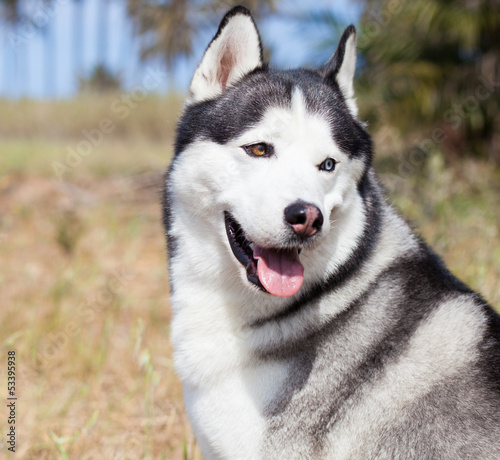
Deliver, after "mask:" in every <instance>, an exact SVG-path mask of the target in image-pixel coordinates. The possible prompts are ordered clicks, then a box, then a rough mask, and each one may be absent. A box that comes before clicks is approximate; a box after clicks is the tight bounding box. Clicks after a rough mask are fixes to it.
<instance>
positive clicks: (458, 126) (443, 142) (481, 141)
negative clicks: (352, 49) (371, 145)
mask: <svg viewBox="0 0 500 460" xmlns="http://www.w3.org/2000/svg"><path fill="white" fill-rule="evenodd" d="M364 3H365V12H364V14H363V17H362V20H361V24H360V30H359V47H360V51H361V52H362V58H361V62H362V67H361V73H360V78H359V81H358V94H359V99H360V100H362V101H363V103H362V107H361V109H362V113H361V115H362V117H363V118H365V119H367V120H368V121H369V122H370V123H371V124H372V125H374V127H375V128H378V127H382V126H384V127H387V126H391V127H394V128H396V129H397V131H399V132H400V133H405V134H401V136H402V138H403V140H404V141H405V143H406V144H407V145H408V144H410V143H411V141H410V139H413V140H414V139H415V138H417V139H418V138H422V136H428V137H431V136H432V133H433V132H435V134H436V137H437V138H436V139H434V140H433V141H432V142H433V143H434V144H435V145H434V147H437V150H439V151H442V152H443V153H444V154H445V155H447V157H448V159H453V158H455V157H458V156H468V155H477V156H485V157H488V158H490V159H494V160H496V161H500V150H499V147H498V141H499V139H498V134H495V133H498V129H499V128H500V92H499V91H498V87H499V86H500V42H499V40H498V37H499V36H500V8H499V3H498V1H495V0H491V1H490V0H474V1H472V0H470V1H467V0H466V1H460V2H458V1H450V0H417V1H412V2H406V1H402V0H366V1H365V2H364ZM495 136H497V137H495Z"/></svg>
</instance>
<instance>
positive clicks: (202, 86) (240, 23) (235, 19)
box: [188, 6, 263, 103]
mask: <svg viewBox="0 0 500 460" xmlns="http://www.w3.org/2000/svg"><path fill="white" fill-rule="evenodd" d="M262 63H263V56H262V44H261V41H260V36H259V32H258V30H257V27H256V26H255V23H254V21H253V18H252V16H251V14H250V11H248V10H247V9H246V8H245V7H243V6H236V7H234V8H233V9H231V10H230V11H229V12H228V13H227V14H226V15H225V16H224V18H223V19H222V21H221V23H220V26H219V30H218V31H217V34H216V35H215V37H214V38H213V40H212V41H211V42H210V45H208V48H207V49H206V51H205V54H204V55H203V59H202V61H201V63H200V64H199V65H198V67H197V68H196V71H195V73H194V77H193V81H192V82H191V86H190V87H189V91H190V96H191V97H190V98H189V101H188V103H196V102H201V101H204V100H207V99H213V98H215V97H217V96H219V95H220V94H222V93H223V92H224V91H225V90H226V88H228V87H230V86H231V85H234V84H235V83H236V82H238V81H239V80H240V79H241V78H242V77H244V76H245V75H247V74H248V73H250V72H252V71H253V70H255V69H256V68H258V67H261V66H262Z"/></svg>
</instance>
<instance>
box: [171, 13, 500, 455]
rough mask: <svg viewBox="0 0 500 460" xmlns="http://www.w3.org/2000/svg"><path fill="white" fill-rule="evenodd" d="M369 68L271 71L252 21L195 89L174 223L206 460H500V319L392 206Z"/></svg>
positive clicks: (337, 60) (185, 355) (177, 340)
mask: <svg viewBox="0 0 500 460" xmlns="http://www.w3.org/2000/svg"><path fill="white" fill-rule="evenodd" d="M355 58H356V52H355V30H354V28H353V27H350V28H348V29H347V30H346V32H345V33H344V35H343V36H342V38H341V41H340V44H339V47H338V49H337V51H336V53H335V54H334V55H333V56H332V58H331V59H330V60H329V61H328V62H327V63H326V64H325V66H323V67H322V68H320V69H318V70H317V71H309V70H300V69H299V70H294V71H277V70H270V69H268V68H267V66H265V65H264V64H263V62H262V49H261V45H260V38H259V35H258V32H257V30H256V28H255V25H254V23H253V20H252V18H251V16H250V15H249V13H248V11H247V10H245V9H244V8H241V7H237V8H235V9H233V10H231V11H230V12H229V13H228V14H227V15H226V17H225V18H224V19H223V21H222V23H221V26H220V28H219V31H218V33H217V35H216V36H215V38H214V40H213V41H212V42H211V44H210V45H209V47H208V48H207V51H206V52H205V56H204V58H203V60H202V62H201V64H200V66H199V67H198V69H197V70H196V73H195V76H194V79H193V82H192V85H191V97H190V100H189V101H188V104H187V106H186V109H185V111H184V114H183V116H182V118H181V121H180V123H179V130H178V136H177V142H176V154H175V158H174V160H173V162H172V165H171V167H170V170H169V173H168V179H167V184H166V190H165V196H164V198H165V200H164V220H165V226H166V230H167V234H168V240H169V253H170V276H171V284H172V307H173V322H172V340H173V343H174V346H175V361H176V367H177V370H178V372H179V374H180V376H181V379H182V381H183V385H184V391H185V400H186V407H187V410H188V413H189V416H190V419H191V422H192V424H193V427H194V429H195V432H196V435H197V438H198V441H199V442H200V444H201V446H202V449H203V453H204V455H205V457H206V458H207V459H210V458H228V459H234V458H237V459H257V458H266V459H267V458H290V459H294V458H303V459H318V458H332V459H333V458H334V459H336V460H337V459H375V458H380V459H383V458H386V459H424V458H425V459H440V460H441V459H450V460H451V459H454V460H455V459H457V458H474V459H494V458H500V410H499V409H500V321H499V318H498V316H497V315H496V314H495V313H494V312H493V310H492V309H491V308H490V307H489V306H488V305H487V304H486V303H485V302H484V300H482V299H481V297H480V296H479V295H477V294H475V293H474V292H472V291H471V290H470V289H469V288H467V287H466V286H465V285H463V284H462V283H461V282H459V281H458V280H457V279H456V278H454V277H453V276H452V275H451V274H450V272H449V271H448V270H447V269H446V268H445V267H444V265H443V264H442V262H441V261H440V259H439V258H438V257H437V256H436V255H435V254H434V253H433V252H432V251H431V250H430V249H429V248H428V247H427V246H426V245H425V243H423V242H422V241H421V239H420V238H419V237H417V236H416V235H414V234H413V232H412V231H411V229H410V228H409V227H408V225H407V224H406V223H405V222H404V221H403V220H402V219H401V218H400V217H399V215H398V214H397V213H396V212H395V211H394V210H393V209H392V207H391V206H389V205H388V204H387V202H386V199H385V196H384V192H383V189H382V188H381V186H380V185H379V183H378V181H377V178H376V175H375V173H374V171H373V167H372V163H371V161H372V146H371V141H370V138H369V136H368V134H367V133H366V131H365V130H364V127H363V125H362V124H361V123H360V122H359V121H358V120H357V118H356V116H357V108H356V103H355V101H354V98H353V87H352V79H353V74H354V67H355Z"/></svg>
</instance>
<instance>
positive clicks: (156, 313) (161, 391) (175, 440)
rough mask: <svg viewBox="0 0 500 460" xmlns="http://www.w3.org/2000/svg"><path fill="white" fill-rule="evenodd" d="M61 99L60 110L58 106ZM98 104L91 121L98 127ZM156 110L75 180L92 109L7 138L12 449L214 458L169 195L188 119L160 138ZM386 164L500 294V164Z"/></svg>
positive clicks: (393, 185) (423, 223) (437, 233)
mask: <svg viewBox="0 0 500 460" xmlns="http://www.w3.org/2000/svg"><path fill="white" fill-rule="evenodd" d="M23 104H26V105H28V106H30V108H31V109H32V108H33V105H32V104H34V103H32V102H23V103H20V104H19V105H18V106H13V105H12V103H9V107H8V109H9V112H10V113H17V112H18V111H21V112H22V111H23V110H25V109H24V108H23V107H24V106H23ZM30 104H31V105H30ZM46 104H47V103H44V104H43V105H44V107H45V109H44V110H47V111H48V113H52V112H51V110H53V111H55V112H57V110H59V108H58V109H57V110H56V109H54V108H53V107H52V108H51V106H50V104H49V108H48V109H47V107H46ZM58 104H59V103H58ZM67 104H69V105H71V103H70V102H68V103H67ZM74 104H77V103H74ZM99 104H101V103H99ZM99 104H98V107H101V105H99ZM151 104H152V105H153V106H155V107H161V106H162V104H164V105H165V106H168V105H169V103H166V102H164V101H163V102H162V101H161V100H160V101H157V102H152V103H151ZM56 105H57V104H56ZM102 105H103V106H104V107H105V106H106V103H102ZM87 106H88V104H86V105H85V107H86V108H87ZM58 107H59V106H58ZM75 107H77V105H76V106H75ZM75 107H73V108H72V109H71V110H73V111H74V113H77V112H78V111H77V110H76V108H75ZM31 109H30V110H31ZM6 110H7V109H6V108H5V106H1V104H0V113H1V112H2V111H6ZM37 110H38V109H37ZM40 110H42V109H40ZM92 110H93V108H92ZM99 110H100V109H99ZM99 110H98V109H96V110H95V115H94V118H93V119H91V118H92V117H91V116H90V115H88V116H87V115H86V117H88V118H85V120H84V123H88V126H90V127H91V126H93V125H95V122H96V119H97V122H98V120H99V117H101V116H102V112H100V111H99ZM138 110H140V109H138ZM171 110H173V109H171ZM175 110H178V108H177V107H176V108H175ZM147 111H148V113H149V115H148V114H144V115H142V114H140V116H139V119H140V120H141V121H140V123H139V125H140V126H142V127H143V128H141V129H144V133H142V134H140V135H136V134H134V133H135V132H136V131H135V129H136V128H132V125H133V121H132V119H131V120H130V121H129V122H128V123H130V126H131V127H130V128H129V130H128V131H126V132H127V134H126V137H125V138H121V139H120V137H119V136H114V135H113V136H110V137H109V138H106V139H105V140H104V141H103V142H102V143H101V144H100V145H98V146H97V147H95V149H94V150H93V151H92V154H91V155H89V156H87V157H85V159H84V160H83V161H82V163H81V164H80V165H78V166H77V167H75V168H72V169H71V170H70V171H69V172H67V174H65V175H64V176H63V178H62V179H63V180H62V181H60V180H58V179H57V177H56V176H55V175H54V171H53V168H52V162H54V161H60V160H61V158H64V155H65V152H66V149H67V146H68V144H69V145H75V143H78V142H79V139H80V137H79V134H78V133H79V132H80V131H78V129H80V128H81V127H82V126H83V124H84V123H83V124H82V123H80V122H79V123H80V124H79V125H78V126H79V127H78V129H76V128H75V130H74V131H73V134H67V133H64V134H63V135H61V136H60V137H57V136H56V137H53V136H52V135H47V136H43V135H42V134H43V133H42V130H40V131H37V132H36V135H35V134H33V133H32V134H31V135H29V136H27V138H28V140H26V139H24V140H19V138H18V136H14V135H12V133H11V134H10V135H9V137H8V139H5V138H4V139H3V140H0V151H1V152H2V153H1V155H0V171H1V175H0V260H1V263H2V269H1V270H0V288H1V292H2V308H1V310H0V349H1V352H2V354H3V356H4V357H5V356H6V352H7V350H16V353H17V357H18V358H17V363H18V364H17V396H18V397H19V401H18V404H19V405H18V425H17V432H18V451H17V453H16V454H15V456H14V455H11V456H10V457H9V455H7V458H12V459H14V458H16V459H53V458H60V459H66V458H68V459H69V458H71V459H75V458H78V459H97V458H105V459H115V458H117V459H119V458H124V459H129V458H130V459H160V458H167V459H183V458H189V459H200V458H201V457H200V454H199V452H198V450H197V448H196V446H195V443H194V438H193V435H192V432H191V430H190V428H189V425H188V422H187V419H186V415H185V413H184V410H183V404H182V395H181V386H180V384H179V381H178V379H177V377H176V376H175V373H174V370H173V367H172V350H171V346H170V342H169V320H170V311H169V301H168V284H167V270H166V260H165V242H164V235H163V229H162V227H161V224H160V207H159V201H158V188H159V186H160V182H161V171H162V170H163V169H164V168H165V166H166V165H167V163H168V159H169V157H170V155H171V147H170V145H169V142H168V137H169V135H170V134H168V132H169V131H168V130H170V132H171V130H172V129H173V127H172V126H171V125H169V123H173V121H172V120H174V119H175V117H174V116H173V115H169V116H168V117H165V119H166V120H170V121H169V122H168V123H167V125H168V126H169V127H168V128H166V129H167V131H165V132H167V134H165V133H163V134H162V135H161V136H160V137H161V142H159V141H158V138H157V139H156V141H153V142H150V141H146V140H145V138H146V137H147V133H148V128H147V126H149V124H148V123H147V119H148V117H149V116H153V118H155V119H156V115H155V114H156V112H155V111H154V110H150V108H148V109H147ZM96 114H97V115H96ZM16 116H17V115H16ZM27 116H28V115H27ZM50 116H54V117H56V118H57V116H60V115H53V114H52V115H50ZM132 116H135V115H134V114H132V115H131V117H132ZM95 117H97V118H95ZM12 123H14V122H12ZM43 123H45V124H47V123H48V121H47V120H45V119H44V120H43ZM75 123H76V121H75ZM155 123H156V122H155ZM77 124H78V123H77ZM14 125H15V123H14V124H13V126H14ZM16 126H17V125H16ZM153 126H156V125H155V124H154V123H153ZM21 128H22V129H27V128H26V127H22V126H21V124H19V127H18V128H16V129H21ZM84 128H85V127H84V126H83V128H82V129H84ZM36 129H38V128H36ZM68 129H69V128H68ZM154 129H156V128H154ZM75 133H76V134H75ZM18 134H19V136H21V134H22V133H21V132H18ZM153 137H154V136H153ZM381 167H382V169H383V171H384V180H385V182H386V183H387V184H388V186H389V189H390V190H391V196H393V197H394V199H395V200H396V201H397V202H398V205H400V206H401V208H402V209H403V210H404V213H405V214H407V215H409V217H410V218H412V219H413V220H414V221H415V222H416V223H417V224H418V226H419V228H420V230H421V232H422V234H423V235H424V236H425V237H426V238H427V239H428V240H429V242H430V243H431V244H433V245H434V247H435V248H436V249H437V251H438V252H439V253H440V254H442V255H443V256H444V258H445V260H446V261H447V262H448V263H449V265H450V266H451V268H452V270H453V271H454V272H455V273H457V274H458V275H459V276H460V277H461V278H462V279H464V280H465V281H466V282H468V283H470V284H471V285H472V287H474V288H475V289H477V290H479V291H481V292H482V293H483V294H484V296H485V297H486V298H487V299H488V300H489V301H490V302H491V303H492V304H494V305H495V306H497V307H498V306H499V305H500V292H499V290H498V285H497V280H498V278H499V275H500V234H499V230H498V229H499V226H500V225H499V224H500V220H499V215H498V210H499V209H500V206H499V205H500V193H499V192H500V185H499V184H500V181H499V178H500V172H499V171H498V169H497V170H495V169H494V168H492V167H490V166H489V165H487V164H484V163H475V162H470V163H466V164H463V165H459V166H457V167H455V168H453V169H451V170H450V169H446V168H444V167H443V165H442V164H440V163H439V162H436V161H434V160H433V161H431V163H430V165H429V167H428V168H427V170H426V171H424V172H425V174H423V176H425V181H424V179H421V178H420V177H417V176H415V177H412V178H409V179H404V180H403V179H401V178H400V177H398V176H394V175H393V174H392V171H396V170H397V168H395V167H394V164H391V162H383V163H382V164H381ZM4 362H5V361H4ZM5 370H6V366H5V365H2V366H0V396H2V395H5V396H6V391H7V390H6V373H5ZM2 397H4V396H2ZM4 413H5V412H4V411H0V414H4ZM6 430H7V424H6V417H5V416H3V415H2V416H1V418H0V433H6ZM4 440H5V438H4V437H2V438H1V439H0V443H1V446H2V447H1V449H2V451H5V453H6V454H8V452H7V451H6V450H5V449H6V447H5V445H4Z"/></svg>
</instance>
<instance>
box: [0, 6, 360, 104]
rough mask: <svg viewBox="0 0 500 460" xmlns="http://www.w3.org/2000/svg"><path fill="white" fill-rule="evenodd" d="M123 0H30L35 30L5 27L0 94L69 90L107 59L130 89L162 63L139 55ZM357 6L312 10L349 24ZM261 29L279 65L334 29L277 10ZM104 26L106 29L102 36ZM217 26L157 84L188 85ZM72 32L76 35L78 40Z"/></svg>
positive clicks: (295, 59) (0, 35)
mask: <svg viewBox="0 0 500 460" xmlns="http://www.w3.org/2000/svg"><path fill="white" fill-rule="evenodd" d="M103 2H106V3H107V14H102V11H103V8H102V7H103ZM125 3H126V2H125V1H124V0H81V1H80V2H79V4H78V3H77V4H76V5H75V2H73V1H72V0H54V4H53V6H52V7H51V8H48V7H46V6H44V5H43V4H42V3H39V2H38V1H36V0H25V6H26V12H27V15H28V17H30V18H32V20H33V21H34V22H35V23H36V24H37V26H38V27H36V28H34V29H33V28H31V29H30V28H28V27H27V26H26V24H21V26H20V27H19V28H18V29H12V28H8V27H5V25H2V27H1V28H0V96H6V97H12V98H18V97H34V98H47V97H49V98H53V97H57V98H66V97H71V96H73V95H74V94H75V93H76V92H77V90H78V75H88V73H89V72H90V71H91V70H92V69H93V68H94V67H95V66H96V65H97V64H99V63H100V62H103V61H104V62H105V64H106V66H107V67H108V68H109V69H110V70H112V71H113V72H116V73H119V74H120V75H121V77H122V81H123V84H124V87H125V89H128V88H131V87H133V86H134V85H136V84H138V83H139V82H141V81H142V79H143V77H144V74H145V72H146V68H147V66H148V65H149V66H156V67H157V66H161V63H160V62H149V63H143V62H141V61H140V59H139V49H140V42H139V40H138V39H137V38H136V37H135V35H134V33H133V28H132V24H131V22H130V20H129V18H128V17H127V15H126V7H125ZM280 5H281V10H282V11H284V12H290V13H294V14H295V13H297V12H299V11H302V12H305V13H306V14H307V12H308V11H310V9H311V8H312V7H311V3H309V2H303V1H302V2H301V1H298V0H283V1H282V2H281V3H280ZM355 5H356V4H353V2H352V1H351V2H349V1H348V0H337V1H327V0H319V1H316V2H314V8H315V9H320V8H323V9H329V10H332V11H333V12H334V13H335V14H336V15H337V16H339V17H340V18H341V19H342V20H343V21H345V22H346V23H349V22H353V23H356V22H357V19H358V17H359V9H357V8H356V6H355ZM99 21H103V22H102V23H100V22H99ZM103 25H104V27H100V26H103ZM259 28H260V31H261V35H262V39H263V42H264V43H265V45H266V46H267V47H269V48H270V49H271V50H272V56H271V63H272V64H274V65H276V66H280V67H295V66H298V65H303V64H310V63H312V62H315V61H317V59H318V53H316V52H314V51H312V50H314V49H315V48H316V46H315V45H316V44H317V43H318V42H320V41H322V40H324V39H327V38H330V35H331V34H332V31H331V30H330V29H329V28H324V27H323V28H321V27H319V28H318V27H316V28H315V29H314V30H308V29H304V27H303V26H301V25H300V24H299V23H298V22H297V21H293V20H290V19H283V18H279V17H270V18H267V19H263V20H261V21H260V22H259ZM74 29H76V31H75V30H74ZM100 30H105V31H106V33H105V35H102V34H100V33H99V31H100ZM215 30H216V26H215V25H214V26H213V27H211V28H207V30H205V31H203V32H202V33H200V34H199V36H198V37H197V39H196V41H195V52H194V54H193V56H191V57H189V58H182V59H179V60H178V61H177V62H176V64H175V66H173V68H171V69H170V72H169V78H168V81H165V84H164V85H163V86H162V87H161V88H159V90H160V91H161V92H166V91H168V90H176V91H185V90H186V89H187V86H188V84H189V80H190V78H191V75H192V72H193V70H194V68H195V67H196V64H197V62H198V60H199V59H200V57H201V55H202V53H203V50H204V48H205V46H206V45H207V44H208V42H209V40H210V39H211V37H212V35H213V34H214V33H215ZM75 33H76V36H78V37H81V38H80V39H79V40H74V37H75V35H74V34H75ZM331 51H332V52H333V51H334V50H333V49H332V50H331Z"/></svg>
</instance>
